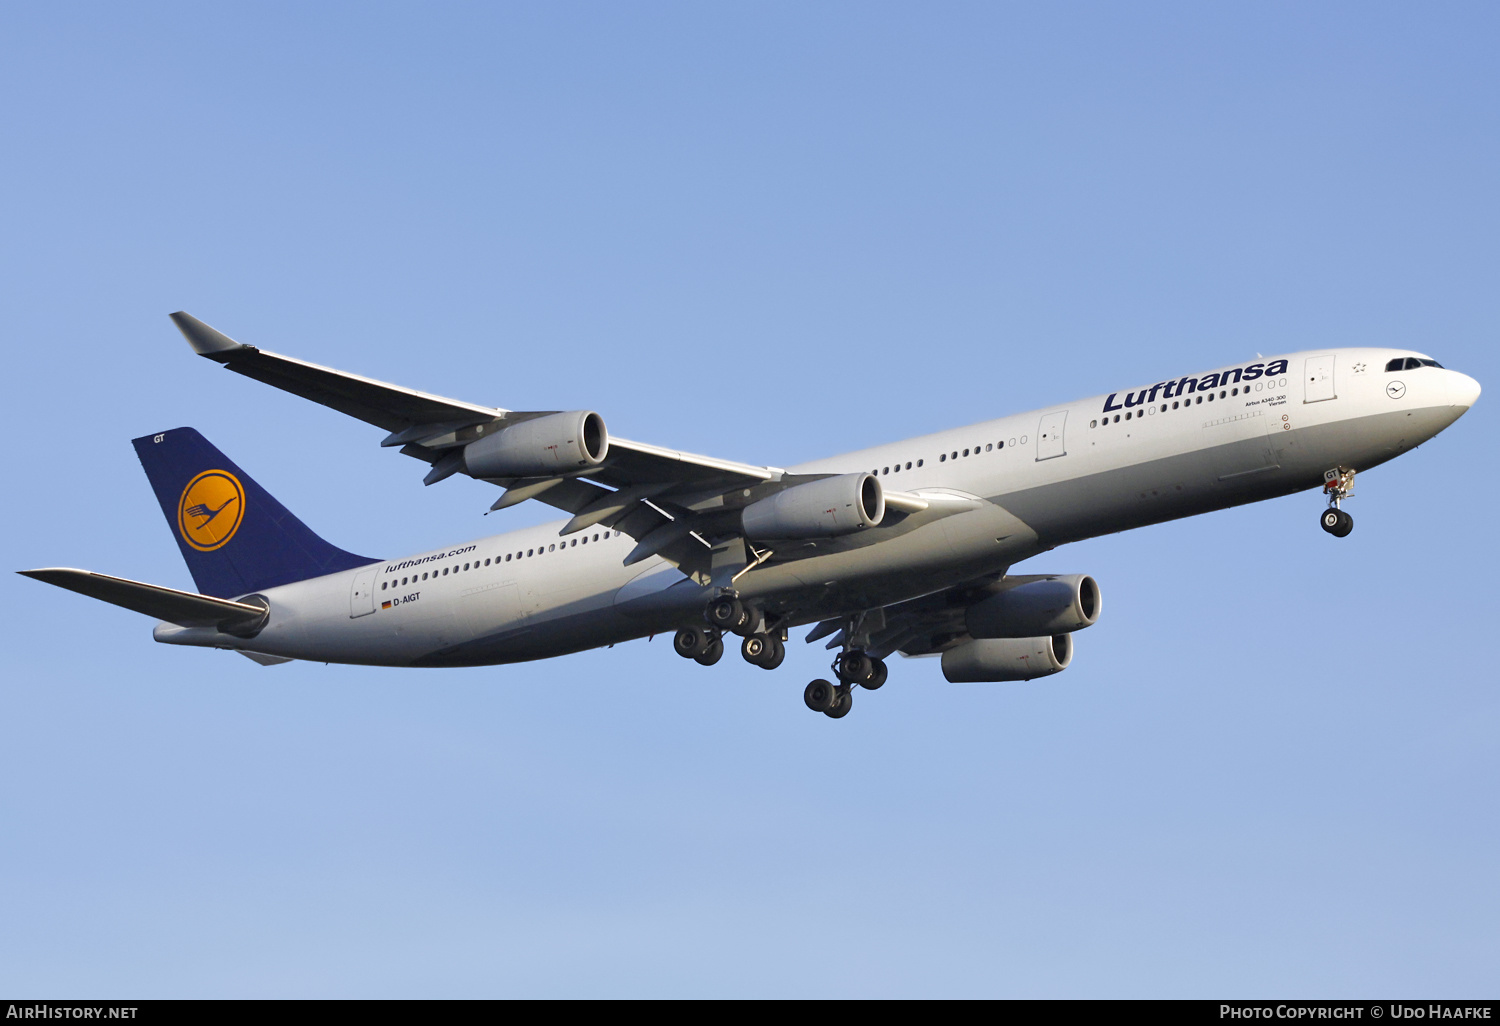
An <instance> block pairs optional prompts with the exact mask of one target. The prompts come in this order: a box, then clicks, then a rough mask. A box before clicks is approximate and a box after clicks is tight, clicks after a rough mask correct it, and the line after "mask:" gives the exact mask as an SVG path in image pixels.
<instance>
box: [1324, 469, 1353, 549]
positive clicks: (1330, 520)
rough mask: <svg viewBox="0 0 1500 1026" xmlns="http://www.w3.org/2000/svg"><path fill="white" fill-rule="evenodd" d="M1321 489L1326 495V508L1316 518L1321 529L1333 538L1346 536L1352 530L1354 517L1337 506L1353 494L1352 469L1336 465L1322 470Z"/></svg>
mask: <svg viewBox="0 0 1500 1026" xmlns="http://www.w3.org/2000/svg"><path fill="white" fill-rule="evenodd" d="M1323 491H1324V493H1325V494H1327V496H1328V508H1327V509H1326V510H1324V511H1323V514H1322V516H1320V517H1319V518H1318V523H1319V525H1321V526H1322V528H1323V530H1325V531H1327V532H1328V533H1329V534H1331V535H1333V536H1334V537H1335V538H1345V537H1348V535H1349V532H1350V531H1352V530H1354V518H1353V517H1351V516H1350V515H1349V514H1348V513H1345V512H1344V511H1343V510H1342V509H1340V508H1339V503H1341V502H1343V501H1344V500H1345V499H1348V498H1351V497H1352V496H1353V495H1354V471H1352V470H1346V469H1345V468H1343V467H1337V468H1335V469H1333V470H1326V471H1324V472H1323Z"/></svg>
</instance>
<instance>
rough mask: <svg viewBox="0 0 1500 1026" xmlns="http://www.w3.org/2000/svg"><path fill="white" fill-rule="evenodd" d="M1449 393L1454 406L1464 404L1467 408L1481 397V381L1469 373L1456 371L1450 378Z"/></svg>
mask: <svg viewBox="0 0 1500 1026" xmlns="http://www.w3.org/2000/svg"><path fill="white" fill-rule="evenodd" d="M1448 395H1449V397H1450V401H1451V402H1452V403H1453V405H1454V406H1462V407H1463V408H1464V409H1466V410H1467V409H1468V408H1469V407H1470V406H1473V405H1474V402H1475V400H1477V399H1478V398H1479V382H1477V381H1475V380H1474V379H1473V378H1471V377H1469V376H1468V375H1467V374H1460V373H1458V372H1457V371H1454V372H1453V377H1451V378H1450V379H1449V380H1448Z"/></svg>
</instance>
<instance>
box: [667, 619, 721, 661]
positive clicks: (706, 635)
mask: <svg viewBox="0 0 1500 1026" xmlns="http://www.w3.org/2000/svg"><path fill="white" fill-rule="evenodd" d="M672 647H673V648H674V649H676V650H677V654H678V655H680V656H682V658H684V659H691V660H693V661H694V662H696V663H699V664H700V665H703V666H712V665H713V664H714V663H716V662H718V661H719V660H720V659H722V658H723V657H724V637H723V635H721V634H720V633H719V632H718V631H714V630H708V629H707V628H704V627H697V626H693V627H684V628H682V630H680V631H678V632H677V636H676V637H675V638H673V639H672Z"/></svg>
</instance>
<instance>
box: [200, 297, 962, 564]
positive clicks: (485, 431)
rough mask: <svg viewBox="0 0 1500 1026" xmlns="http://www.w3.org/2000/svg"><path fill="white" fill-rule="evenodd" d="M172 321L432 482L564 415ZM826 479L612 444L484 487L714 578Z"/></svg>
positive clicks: (934, 508) (906, 502)
mask: <svg viewBox="0 0 1500 1026" xmlns="http://www.w3.org/2000/svg"><path fill="white" fill-rule="evenodd" d="M172 320H173V322H175V323H176V325H177V327H178V329H179V330H180V331H181V332H182V334H183V335H184V336H185V337H186V338H187V340H188V343H189V344H190V345H191V346H192V347H193V351H194V352H196V353H197V354H198V355H199V356H203V357H205V358H207V359H210V360H213V361H214V362H215V363H219V364H222V365H223V366H224V367H226V368H228V369H229V370H231V371H234V372H235V373H237V374H243V375H244V376H246V377H249V378H254V379H255V380H257V381H261V382H264V383H265V384H268V385H274V386H275V387H277V388H280V389H282V390H284V391H287V392H291V393H292V394H293V395H299V396H302V397H303V398H304V399H311V400H312V401H313V402H316V403H321V404H322V405H324V406H328V407H330V408H332V409H335V410H338V411H339V412H340V413H346V414H348V415H349V416H351V417H357V418H359V419H360V420H363V421H365V422H366V423H368V424H372V425H374V426H376V427H379V428H382V429H384V430H385V431H387V432H389V433H388V434H387V435H386V437H385V439H384V440H383V441H382V442H381V444H382V445H384V446H400V447H401V452H402V453H404V454H405V455H407V456H412V457H414V458H416V459H420V460H422V461H423V462H425V463H428V464H430V468H431V469H429V471H428V473H427V476H426V477H425V478H424V479H423V480H424V483H426V484H436V483H437V482H439V481H442V480H444V479H446V478H448V477H450V476H452V475H454V474H458V473H464V474H468V473H469V470H468V468H467V466H466V463H465V459H464V449H465V447H466V446H468V445H469V444H470V443H472V442H474V441H476V440H477V439H479V438H481V437H483V436H485V435H491V436H493V435H494V433H495V432H497V431H500V430H502V429H504V428H506V427H510V426H513V425H516V424H521V423H524V422H525V421H528V420H531V419H534V418H538V417H545V416H548V415H549V414H551V413H553V412H555V411H550V410H544V411H517V410H507V409H505V408H503V407H499V406H482V405H478V404H475V403H468V402H463V401H460V400H457V399H445V398H443V397H442V396H436V395H431V394H429V393H427V392H419V391H416V390H415V389H410V388H403V387H401V386H400V385H392V384H387V383H386V382H383V381H376V380H374V379H373V378H366V377H361V376H360V375H358V374H349V373H347V372H345V371H339V370H334V369H332V368H329V367H321V366H319V365H317V364H315V363H308V362H306V361H305V360H298V359H295V358H293V357H290V356H282V355H280V354H278V353H272V352H268V351H266V350H264V349H258V348H256V347H255V346H248V345H243V344H241V343H239V342H236V341H235V340H234V339H232V338H230V337H228V336H227V335H224V334H223V333H222V332H219V331H216V330H215V329H213V328H211V327H209V326H208V325H207V324H204V323H203V322H202V321H200V320H198V319H197V318H196V317H193V316H191V315H189V314H186V313H182V312H178V313H174V314H172ZM825 476H827V475H821V474H820V475H811V476H802V475H792V474H788V473H786V471H784V470H781V469H779V468H777V467H770V466H756V465H755V464H750V463H739V462H736V461H734V460H723V459H718V458H715V457H712V456H701V455H697V454H695V453H687V452H679V451H678V450H676V449H668V448H663V447H662V446H657V445H648V444H646V443H644V442H632V441H630V440H629V439H625V438H618V437H614V436H610V438H609V444H608V451H607V454H606V455H605V457H604V459H603V461H602V462H601V463H600V464H599V465H597V466H591V467H588V468H587V469H583V470H572V471H568V472H565V473H564V472H560V473H557V474H555V475H551V476H537V477H517V478H495V477H483V478H481V480H485V481H488V482H490V483H491V484H495V485H498V486H499V487H502V488H504V489H505V493H504V494H503V495H501V496H500V498H499V499H497V500H496V501H495V503H494V504H493V505H492V506H491V507H490V509H491V510H497V509H504V508H505V507H507V506H513V505H515V504H517V503H519V502H524V501H525V500H527V499H536V500H537V501H538V502H543V503H546V504H547V505H549V506H554V507H556V508H558V509H561V510H565V511H566V512H568V513H571V514H573V519H572V520H570V521H569V522H568V524H567V526H565V527H564V528H563V530H562V533H563V534H564V535H566V534H571V533H574V532H576V531H583V530H587V529H589V528H591V527H594V526H596V525H598V526H603V527H606V528H612V529H614V530H618V531H620V532H622V533H624V534H627V535H629V536H630V537H632V538H634V539H636V541H637V543H638V544H637V545H636V546H635V548H634V549H633V550H631V552H630V554H629V555H627V556H626V557H625V563H626V564H627V565H628V564H631V563H637V562H640V561H641V560H644V559H647V558H649V557H651V556H657V555H659V556H661V557H663V558H664V559H666V560H668V561H669V562H671V563H673V564H674V565H676V566H677V567H678V568H679V569H681V570H683V572H685V573H689V574H695V575H700V576H705V575H707V576H712V573H713V572H715V571H714V570H713V568H714V567H722V566H724V565H727V564H733V565H737V566H746V565H747V564H748V563H749V557H748V556H747V555H746V551H745V549H746V546H745V543H744V541H743V539H742V538H740V536H739V531H740V520H739V511H740V509H742V508H743V507H744V506H746V505H748V504H749V503H752V502H755V501H757V500H759V499H762V498H765V497H766V496H768V495H771V494H774V493H776V492H779V491H781V490H783V489H786V488H790V487H792V486H793V485H797V484H802V483H805V482H808V481H812V480H816V479H818V478H820V477H825ZM942 492H943V490H942V489H938V490H936V493H934V494H930V495H929V494H926V493H924V494H922V495H917V494H910V493H906V492H895V491H887V492H885V498H886V505H887V507H888V508H889V509H891V510H893V511H895V512H894V515H893V516H892V518H891V519H892V520H893V521H897V520H900V519H901V518H902V517H905V516H910V515H914V514H915V515H921V516H922V517H923V519H924V520H930V519H935V518H938V517H942V516H947V515H950V514H952V513H955V512H962V511H964V510H967V509H971V508H974V505H975V503H974V501H973V500H972V498H962V497H954V496H950V495H947V494H939V493H942ZM805 551H811V549H810V548H809V549H807V550H799V549H797V548H796V547H792V548H790V549H788V550H786V551H783V552H781V553H778V554H775V556H776V559H777V561H782V560H786V559H795V558H800V555H799V553H805ZM772 555H773V554H772V553H770V552H769V550H767V551H766V552H761V553H754V559H755V561H756V564H757V565H758V564H759V563H760V562H762V561H764V560H766V559H768V558H771V556H772Z"/></svg>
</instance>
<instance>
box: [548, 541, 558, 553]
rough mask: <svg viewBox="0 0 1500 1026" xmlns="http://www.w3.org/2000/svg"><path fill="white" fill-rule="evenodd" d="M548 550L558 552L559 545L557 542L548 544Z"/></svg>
mask: <svg viewBox="0 0 1500 1026" xmlns="http://www.w3.org/2000/svg"><path fill="white" fill-rule="evenodd" d="M547 551H548V552H556V551H557V545H556V543H554V544H552V545H548V546H547Z"/></svg>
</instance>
